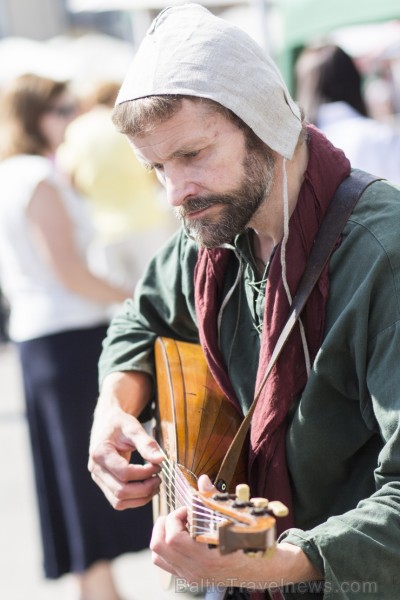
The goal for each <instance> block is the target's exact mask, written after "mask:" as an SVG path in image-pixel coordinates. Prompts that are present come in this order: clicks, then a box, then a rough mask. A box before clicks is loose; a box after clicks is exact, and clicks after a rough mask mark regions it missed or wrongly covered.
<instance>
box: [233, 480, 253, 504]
mask: <svg viewBox="0 0 400 600" xmlns="http://www.w3.org/2000/svg"><path fill="white" fill-rule="evenodd" d="M249 498H250V488H249V486H248V485H247V483H240V484H239V485H237V486H236V500H237V502H248V501H249Z"/></svg>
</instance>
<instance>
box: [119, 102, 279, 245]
mask: <svg viewBox="0 0 400 600" xmlns="http://www.w3.org/2000/svg"><path fill="white" fill-rule="evenodd" d="M130 142H131V144H132V146H133V149H134V151H135V154H136V155H137V157H138V159H139V160H140V161H141V162H142V163H143V164H144V165H145V166H146V167H147V168H148V169H154V170H155V171H156V173H157V176H158V178H159V180H160V181H161V182H162V184H163V185H164V186H165V188H166V191H167V198H168V201H169V202H170V204H171V205H172V206H173V207H174V208H175V212H176V214H177V216H178V217H179V218H180V219H181V220H182V221H183V223H184V225H185V227H186V229H187V230H188V231H189V233H190V234H191V235H192V236H193V237H194V238H195V239H196V240H197V241H198V242H199V243H200V244H202V245H204V246H208V247H215V246H219V245H220V244H222V243H226V242H230V241H231V240H232V239H233V238H234V236H235V235H236V234H238V233H241V232H242V231H243V230H244V229H245V228H246V226H248V225H249V224H250V223H251V220H252V217H253V216H254V214H255V213H256V211H257V209H258V208H259V207H260V206H261V204H262V203H263V201H264V200H266V198H267V197H268V194H269V192H270V189H271V187H272V183H273V164H272V162H271V158H270V157H268V156H267V155H266V153H264V151H262V152H261V151H260V150H259V149H257V150H254V149H252V150H249V149H248V148H247V147H246V138H245V134H244V132H243V131H242V130H241V129H239V128H238V127H237V126H236V125H235V124H234V123H233V122H232V121H230V120H229V119H227V118H226V117H225V116H224V115H222V114H220V113H218V112H212V111H210V108H209V107H208V106H207V105H206V104H200V103H197V102H193V101H190V100H186V99H185V100H183V103H182V109H181V110H180V111H179V112H178V113H177V114H175V115H174V116H173V117H172V118H171V119H169V120H168V121H166V122H164V123H161V124H159V125H157V126H156V127H155V128H154V130H153V131H152V132H151V133H148V134H146V135H144V136H141V137H133V138H132V137H131V138H130Z"/></svg>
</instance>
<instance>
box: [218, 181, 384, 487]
mask: <svg viewBox="0 0 400 600" xmlns="http://www.w3.org/2000/svg"><path fill="white" fill-rule="evenodd" d="M379 179H380V178H379V177H375V176H373V175H370V174H369V173H366V172H364V171H360V170H357V169H354V170H352V172H351V174H350V175H349V177H347V178H346V179H345V180H344V181H343V182H342V183H341V184H340V186H339V187H338V188H337V190H336V192H335V195H334V197H333V198H332V201H331V203H330V205H329V208H328V210H327V212H326V215H325V217H324V220H323V221H322V223H321V226H320V228H319V231H318V235H317V237H316V239H315V242H314V246H313V248H312V250H311V253H310V256H309V259H308V261H307V265H306V268H305V270H304V273H303V277H302V279H301V281H300V283H299V287H298V289H297V292H296V294H295V296H294V298H293V302H292V306H291V309H290V313H289V317H288V319H287V321H286V324H285V326H284V328H283V330H282V332H281V334H280V336H279V338H278V341H277V343H276V345H275V348H274V351H273V353H272V356H271V359H270V361H269V364H268V367H267V370H266V372H265V375H264V378H263V380H262V382H261V385H260V387H259V389H258V391H257V393H256V396H255V398H254V401H253V404H252V405H251V408H250V410H249V412H248V413H247V415H246V417H245V418H244V419H243V421H242V423H241V425H240V427H239V429H238V431H237V433H236V435H235V437H234V439H233V440H232V443H231V445H230V447H229V448H228V451H227V453H226V455H225V458H224V460H223V461H222V463H221V467H220V469H219V472H218V475H217V478H216V480H215V486H216V487H217V488H218V489H219V490H220V491H226V490H227V489H228V488H229V485H230V482H231V481H232V478H233V475H234V473H235V470H236V466H237V463H238V460H239V457H240V454H241V452H242V448H243V445H244V442H245V439H246V436H247V432H248V430H249V427H250V422H251V419H252V416H253V413H254V410H255V407H256V405H257V402H258V400H259V398H260V396H261V392H262V390H263V388H264V385H265V383H266V381H267V379H268V377H269V374H270V373H271V370H272V368H273V366H274V365H275V363H276V361H277V359H278V357H279V355H280V353H281V351H282V348H283V347H284V345H285V343H286V341H287V339H288V337H289V335H290V332H291V331H292V329H293V327H294V326H295V324H296V322H297V321H298V319H299V317H300V314H301V312H302V310H303V308H304V306H305V304H306V302H307V300H308V297H309V295H310V293H311V291H312V289H313V287H314V286H315V284H316V283H317V281H318V279H319V277H320V275H321V273H322V270H323V268H324V267H325V265H326V263H327V262H328V260H329V258H330V256H331V254H332V252H333V249H334V247H335V245H336V242H337V240H338V238H339V236H340V234H341V232H342V230H343V228H344V226H345V224H346V222H347V220H348V218H349V217H350V215H351V213H352V211H353V209H354V207H355V205H356V204H357V202H358V200H359V198H360V197H361V196H362V194H363V193H364V191H365V190H366V188H367V187H369V186H370V185H371V184H372V183H374V182H375V181H379Z"/></svg>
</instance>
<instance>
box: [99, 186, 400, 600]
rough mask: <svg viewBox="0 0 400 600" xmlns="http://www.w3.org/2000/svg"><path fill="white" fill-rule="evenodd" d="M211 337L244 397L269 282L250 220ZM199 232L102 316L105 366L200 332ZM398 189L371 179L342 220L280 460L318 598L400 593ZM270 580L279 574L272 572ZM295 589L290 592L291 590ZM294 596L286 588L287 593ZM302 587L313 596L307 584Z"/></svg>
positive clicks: (136, 361) (124, 366)
mask: <svg viewBox="0 0 400 600" xmlns="http://www.w3.org/2000/svg"><path fill="white" fill-rule="evenodd" d="M234 246H235V250H234V251H232V259H231V263H230V266H231V267H232V268H230V269H229V270H228V271H227V273H226V281H225V292H226V293H228V291H230V290H231V288H232V286H233V284H234V281H235V279H236V275H237V272H238V268H239V260H241V262H242V266H243V275H242V277H241V279H240V282H239V284H238V285H237V286H236V287H235V288H234V291H233V294H232V296H231V297H230V299H229V301H228V302H227V304H226V306H225V308H224V312H223V315H222V326H221V334H222V336H221V347H222V352H223V356H224V360H225V362H226V365H227V368H228V371H229V375H230V378H231V380H232V383H233V386H234V389H235V391H236V394H237V397H238V398H239V401H240V402H241V404H242V406H243V409H244V411H245V410H246V408H247V407H248V405H249V401H251V399H252V398H253V392H254V382H255V375H256V371H257V363H258V355H259V341H260V327H261V323H262V316H263V298H264V293H263V292H264V288H265V282H263V281H261V282H260V281H259V278H258V277H257V275H256V274H255V270H254V262H253V258H252V255H251V251H250V246H249V241H248V236H247V234H243V235H241V236H238V238H237V239H236V240H235V243H234ZM196 259H197V247H196V244H195V243H194V242H193V241H191V240H190V239H188V238H187V237H186V236H185V234H184V233H183V232H179V233H178V234H177V235H176V236H175V237H174V238H173V239H172V240H171V241H170V242H169V243H168V244H167V245H166V246H165V247H164V248H163V249H162V251H161V252H160V253H159V254H158V256H157V257H156V258H155V259H154V260H153V261H152V263H151V264H150V266H149V269H148V271H147V273H146V275H145V277H144V278H143V280H142V282H141V284H140V286H139V287H138V288H137V291H136V292H135V299H134V301H128V302H127V303H126V306H125V309H124V311H123V312H121V313H120V314H119V315H118V316H116V317H115V318H114V320H113V322H112V324H111V326H110V330H109V335H108V338H107V340H106V341H105V345H104V351H103V354H102V357H101V363H100V366H101V378H103V377H104V376H105V375H106V374H107V373H109V372H111V371H116V370H123V371H126V370H143V371H146V372H148V373H150V374H153V350H152V349H153V342H154V339H155V337H156V336H157V335H163V336H171V337H176V338H178V339H183V340H187V341H194V342H196V341H198V333H197V327H196V315H195V308H194V292H193V271H194V267H195V264H196ZM399 358H400V193H399V190H398V189H397V188H395V187H392V186H390V185H389V184H387V183H384V182H379V183H377V184H374V185H373V186H372V187H371V188H370V189H369V190H367V192H366V193H365V194H364V195H363V197H362V199H361V200H360V201H359V203H358V205H357V207H356V209H355V210H354V213H353V215H352V216H351V218H350V220H349V221H348V223H347V225H346V227H345V229H344V234H343V239H342V242H341V245H340V246H339V248H338V249H337V250H336V251H335V253H334V255H333V257H332V259H331V262H330V296H329V301H328V307H327V316H326V329H325V335H324V341H323V343H322V346H321V348H320V350H319V352H318V354H317V357H316V359H315V362H314V365H313V367H312V373H311V375H310V377H309V380H308V383H307V386H306V388H305V390H304V392H303V394H302V396H301V398H299V399H298V401H297V403H296V405H295V406H294V407H293V409H292V411H291V414H290V422H289V427H288V433H287V461H288V468H289V472H290V476H291V480H292V489H293V500H294V513H295V514H294V517H295V522H296V525H297V527H298V528H296V529H290V530H288V531H287V532H285V533H284V534H283V535H282V536H281V539H282V540H285V541H288V542H290V543H293V544H296V545H298V546H301V548H302V549H303V550H304V551H305V552H306V554H307V555H308V556H309V558H310V559H311V560H312V562H314V564H316V566H317V567H318V568H319V569H320V570H321V572H323V573H324V576H325V592H324V596H323V597H324V598H326V599H330V598H335V599H336V600H344V599H346V598H356V599H358V598H364V597H365V598H371V600H372V599H373V598H374V599H378V598H379V599H380V600H396V598H398V597H399V596H400V435H399V429H400V418H399V417H400V364H399ZM277 583H278V584H279V582H277ZM295 596H296V597H297V595H295ZM289 597H290V598H293V597H294V596H293V595H291V594H289ZM298 597H299V598H303V599H304V598H308V597H310V598H316V597H317V596H315V595H313V594H309V593H303V591H302V590H301V588H300V587H299V595H298Z"/></svg>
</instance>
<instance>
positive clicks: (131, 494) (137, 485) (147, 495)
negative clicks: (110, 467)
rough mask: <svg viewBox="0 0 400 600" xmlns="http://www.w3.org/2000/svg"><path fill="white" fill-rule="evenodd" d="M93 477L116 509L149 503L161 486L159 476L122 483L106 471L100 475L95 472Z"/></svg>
mask: <svg viewBox="0 0 400 600" xmlns="http://www.w3.org/2000/svg"><path fill="white" fill-rule="evenodd" d="M92 479H93V481H95V482H96V483H97V485H98V486H99V487H100V488H101V490H102V491H103V493H104V494H105V496H106V498H107V500H108V501H109V502H110V504H111V506H113V508H115V509H116V510H125V509H126V508H136V507H138V506H143V505H144V504H147V503H148V502H150V500H151V499H152V497H153V496H154V495H155V494H156V493H157V492H158V490H159V486H160V480H159V478H158V477H150V478H149V479H145V480H144V481H135V482H131V483H122V482H119V481H117V480H116V479H115V478H114V477H113V476H111V475H110V474H109V473H106V472H104V471H102V472H101V473H100V475H98V474H97V473H95V472H93V473H92Z"/></svg>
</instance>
